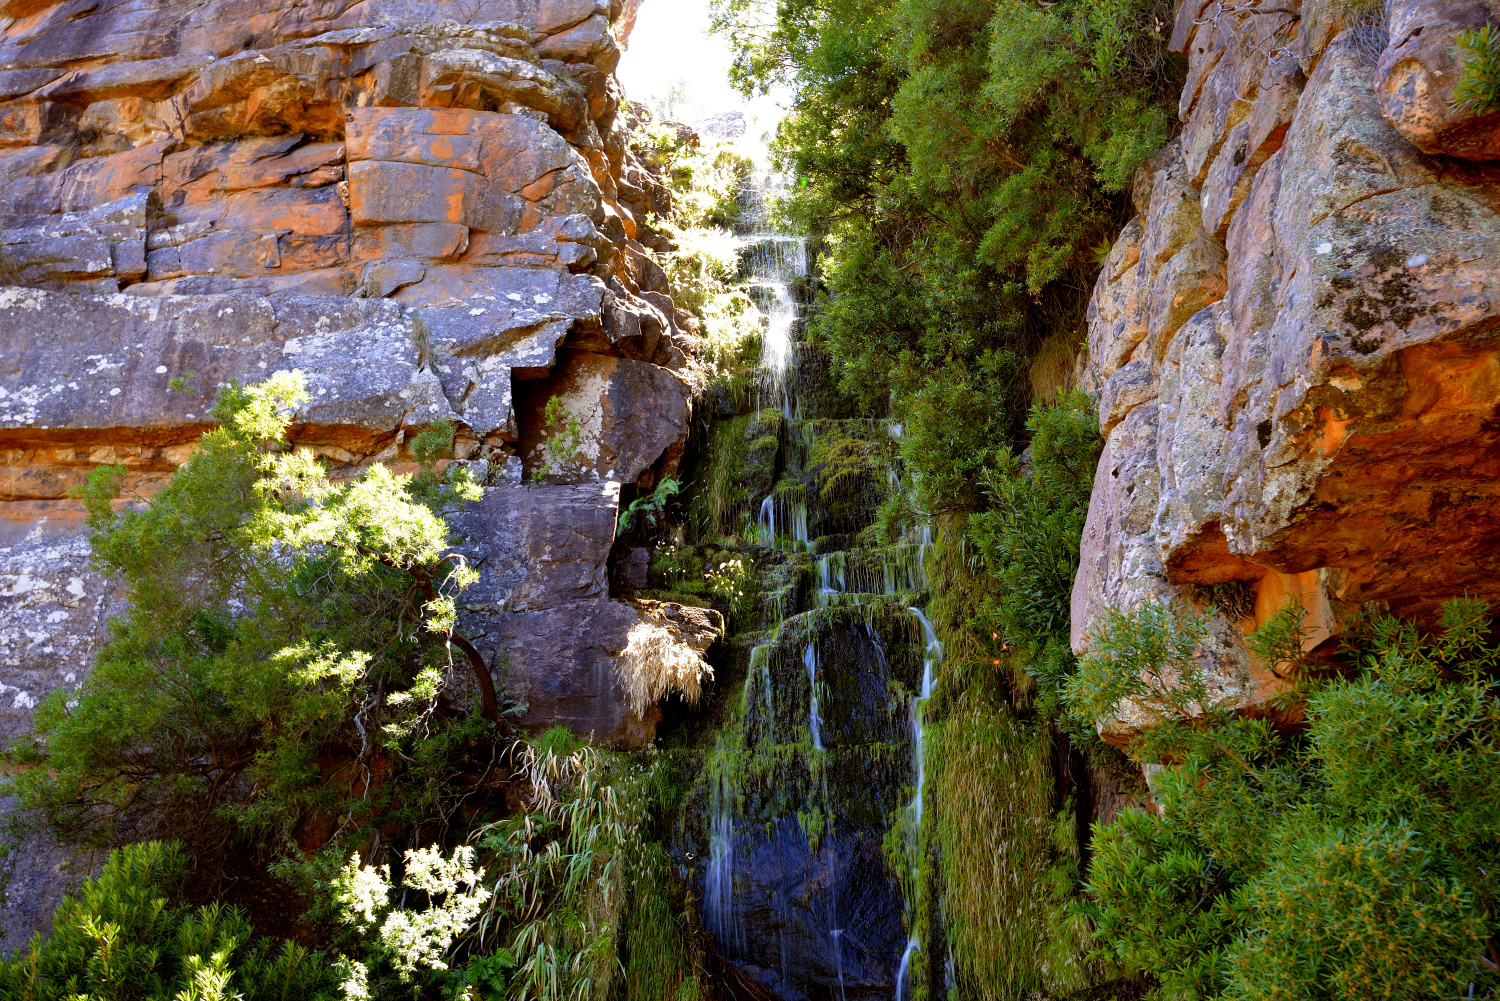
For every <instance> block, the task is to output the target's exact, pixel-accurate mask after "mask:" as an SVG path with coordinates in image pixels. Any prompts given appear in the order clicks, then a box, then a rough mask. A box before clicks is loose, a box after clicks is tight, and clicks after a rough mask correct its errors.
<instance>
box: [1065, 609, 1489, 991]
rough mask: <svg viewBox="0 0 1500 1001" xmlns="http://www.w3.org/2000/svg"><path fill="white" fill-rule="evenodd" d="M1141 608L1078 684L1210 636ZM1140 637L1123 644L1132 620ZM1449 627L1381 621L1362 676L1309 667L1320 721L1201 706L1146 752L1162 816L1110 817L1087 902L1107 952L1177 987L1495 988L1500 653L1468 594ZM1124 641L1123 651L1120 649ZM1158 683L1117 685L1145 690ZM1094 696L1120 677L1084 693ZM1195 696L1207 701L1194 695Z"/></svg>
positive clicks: (1370, 639) (1314, 712) (1448, 615)
mask: <svg viewBox="0 0 1500 1001" xmlns="http://www.w3.org/2000/svg"><path fill="white" fill-rule="evenodd" d="M1164 607H1165V606H1147V607H1146V608H1144V609H1142V610H1141V611H1140V612H1139V613H1137V614H1136V615H1135V616H1134V617H1133V620H1126V619H1122V620H1121V622H1119V623H1116V624H1115V626H1114V630H1115V633H1116V635H1115V636H1114V638H1113V641H1112V643H1111V644H1110V646H1111V648H1112V650H1113V653H1111V654H1108V655H1101V659H1100V660H1099V661H1098V663H1095V664H1090V663H1089V662H1090V661H1092V660H1094V659H1095V655H1094V654H1091V655H1090V658H1087V659H1086V662H1085V666H1084V667H1083V668H1081V669H1080V677H1085V676H1087V675H1090V674H1095V673H1103V671H1104V664H1105V661H1104V660H1103V659H1102V658H1103V657H1104V656H1110V657H1113V658H1114V664H1115V668H1116V669H1117V670H1119V671H1126V670H1132V669H1140V668H1142V667H1144V668H1145V669H1146V670H1148V672H1149V671H1151V670H1160V669H1162V668H1164V667H1166V666H1167V665H1168V664H1169V663H1172V662H1175V661H1176V660H1177V659H1178V658H1179V657H1180V656H1181V655H1182V654H1183V653H1184V652H1185V651H1186V650H1189V649H1190V646H1189V644H1190V643H1191V641H1192V637H1193V636H1194V635H1195V632H1196V630H1197V629H1198V628H1199V626H1198V625H1195V624H1194V622H1193V620H1192V619H1191V618H1187V620H1186V621H1185V622H1182V623H1172V622H1169V621H1167V620H1166V619H1165V617H1164V615H1163V608H1164ZM1131 621H1133V622H1134V626H1135V629H1136V633H1137V635H1136V637H1135V638H1134V639H1133V640H1130V639H1128V638H1127V637H1126V636H1125V633H1127V632H1128V631H1129V626H1130V622H1131ZM1443 626H1444V628H1443V631H1442V633H1441V634H1440V635H1437V636H1423V635H1421V634H1420V633H1419V632H1418V630H1417V629H1416V628H1415V627H1414V626H1413V625H1411V624H1409V623H1403V622H1399V621H1397V620H1394V619H1389V618H1387V619H1383V620H1381V621H1379V622H1378V623H1376V624H1375V625H1374V626H1373V628H1372V629H1371V631H1370V633H1369V635H1368V636H1367V637H1365V638H1364V639H1363V640H1362V641H1361V642H1360V644H1359V645H1358V647H1357V648H1354V649H1351V651H1350V654H1349V656H1350V661H1351V667H1352V669H1353V676H1352V677H1348V678H1344V677H1335V678H1332V679H1324V680H1318V679H1307V680H1306V681H1305V684H1306V689H1305V690H1306V691H1307V693H1308V697H1307V702H1306V707H1305V708H1306V718H1307V729H1306V731H1305V732H1301V733H1293V734H1290V735H1286V734H1278V733H1276V732H1275V731H1274V730H1272V729H1271V727H1270V726H1269V725H1268V724H1266V723H1265V722H1264V721H1254V720H1245V719H1236V718H1234V717H1231V716H1228V715H1225V714H1219V713H1214V712H1195V713H1194V717H1195V719H1194V720H1193V721H1188V720H1186V719H1184V718H1182V717H1181V712H1180V711H1181V710H1183V709H1187V708H1190V707H1189V706H1188V704H1187V703H1185V702H1182V701H1180V699H1181V698H1182V697H1181V696H1177V695H1173V696H1170V699H1168V700H1162V699H1157V700H1156V704H1157V705H1158V706H1160V707H1162V709H1163V711H1164V712H1166V711H1170V712H1173V713H1177V714H1178V716H1179V720H1180V723H1179V725H1175V726H1166V727H1163V728H1162V729H1163V730H1164V731H1165V732H1164V734H1162V735H1160V736H1157V737H1155V738H1153V741H1152V742H1151V745H1150V746H1151V749H1152V751H1153V753H1154V754H1155V755H1156V756H1157V757H1159V758H1160V759H1161V760H1163V761H1165V762H1167V764H1166V766H1165V767H1164V768H1163V770H1162V771H1161V772H1160V773H1158V774H1157V776H1156V778H1155V782H1154V789H1155V794H1156V797H1157V800H1158V802H1159V803H1160V805H1161V813H1160V814H1159V815H1158V814H1154V813H1144V812H1141V811H1138V810H1128V811H1126V812H1124V813H1122V815H1121V816H1120V818H1119V820H1118V821H1117V822H1116V823H1115V824H1113V825H1110V826H1108V827H1103V828H1101V829H1099V830H1098V832H1097V837H1096V841H1095V850H1096V852H1097V854H1096V856H1095V861H1094V867H1093V871H1092V873H1091V880H1090V893H1091V895H1092V897H1093V900H1092V902H1091V903H1090V904H1089V905H1088V906H1087V907H1086V908H1085V910H1086V913H1087V914H1088V916H1089V917H1091V918H1092V920H1094V922H1095V924H1096V926H1097V928H1098V937H1099V940H1100V942H1101V945H1102V948H1103V950H1104V951H1105V952H1106V953H1107V954H1109V955H1110V956H1112V957H1113V958H1115V959H1118V960H1119V961H1120V962H1122V963H1123V964H1124V965H1126V966H1127V967H1129V968H1131V969H1132V970H1137V971H1142V972H1146V973H1149V974H1151V975H1152V976H1154V977H1156V978H1157V979H1158V980H1159V981H1160V982H1161V984H1162V985H1163V987H1164V988H1165V989H1166V991H1167V993H1168V995H1169V996H1182V997H1218V996H1224V997H1230V998H1242V999H1257V1001H1258V999H1273V998H1274V999H1298V1001H1302V999H1308V1001H1311V999H1325V998H1326V999H1341V1001H1342V999H1355V998H1371V997H1382V998H1410V997H1457V996H1460V995H1465V994H1466V993H1467V991H1468V989H1469V986H1470V985H1471V984H1472V985H1475V988H1476V989H1477V990H1480V991H1481V992H1483V996H1492V995H1491V994H1490V993H1489V992H1492V991H1494V990H1495V989H1497V988H1500V977H1497V975H1496V968H1495V958H1496V945H1495V939H1496V932H1497V915H1496V912H1495V901H1496V899H1497V897H1496V890H1497V887H1496V875H1495V874H1497V868H1496V867H1497V865H1500V811H1497V810H1496V809H1495V806H1494V804H1495V803H1496V802H1497V801H1500V800H1497V796H1500V699H1497V694H1500V682H1497V680H1496V678H1495V673H1496V668H1497V666H1500V646H1496V645H1495V644H1494V643H1493V642H1492V641H1491V640H1490V639H1489V635H1490V632H1489V623H1488V621H1487V620H1486V618H1485V609H1484V608H1483V607H1482V606H1481V605H1479V604H1478V603H1476V602H1471V601H1465V600H1455V601H1452V602H1450V603H1449V604H1448V605H1447V606H1445V608H1444V612H1443ZM1127 654H1128V656H1127ZM1144 684H1145V683H1122V684H1120V685H1117V686H1116V687H1115V688H1114V689H1113V690H1112V691H1123V690H1127V689H1130V690H1134V691H1135V692H1136V695H1137V697H1138V698H1139V697H1141V696H1142V695H1144V696H1145V699H1146V701H1148V702H1150V701H1152V699H1153V696H1152V694H1151V692H1150V690H1149V688H1144V689H1143V688H1142V687H1139V686H1140V685H1144ZM1092 691H1093V692H1094V695H1093V696H1092V697H1094V698H1097V699H1099V700H1100V702H1094V703H1090V704H1093V705H1097V704H1102V700H1103V699H1105V698H1107V697H1108V696H1107V693H1108V692H1109V691H1111V690H1110V689H1109V688H1108V686H1107V685H1098V686H1096V687H1095V688H1093V689H1092ZM1193 708H1197V707H1193Z"/></svg>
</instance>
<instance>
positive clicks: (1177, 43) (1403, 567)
mask: <svg viewBox="0 0 1500 1001" xmlns="http://www.w3.org/2000/svg"><path fill="white" fill-rule="evenodd" d="M1306 6H1307V9H1305V10H1303V20H1302V21H1301V22H1300V31H1301V37H1300V38H1299V39H1298V40H1297V42H1296V45H1294V46H1290V47H1288V46H1283V45H1281V44H1280V43H1276V42H1274V40H1273V39H1271V38H1270V37H1269V36H1267V37H1266V38H1259V39H1257V37H1256V31H1257V30H1261V29H1258V28H1257V25H1266V24H1269V23H1270V22H1271V20H1272V19H1271V18H1270V17H1269V16H1267V17H1260V18H1256V17H1253V16H1249V15H1246V16H1245V17H1243V18H1237V17H1233V16H1230V15H1227V14H1224V15H1223V16H1220V17H1218V18H1215V17H1212V16H1209V15H1208V14H1207V13H1205V11H1206V10H1207V8H1206V7H1205V6H1204V5H1202V4H1197V3H1195V2H1189V3H1187V4H1180V5H1179V15H1178V19H1177V22H1176V28H1175V29H1174V35H1173V43H1172V44H1173V47H1174V48H1176V49H1177V50H1178V51H1182V52H1184V53H1185V54H1187V55H1188V58H1189V65H1190V69H1189V76H1188V86H1187V88H1186V89H1185V91H1184V94H1183V100H1182V108H1181V111H1182V117H1183V121H1184V130H1183V134H1182V136H1181V137H1180V139H1179V140H1176V141H1174V144H1173V145H1172V146H1170V147H1168V148H1167V149H1166V150H1164V151H1163V152H1162V154H1161V155H1160V156H1158V158H1157V160H1156V161H1155V163H1154V164H1152V166H1151V167H1150V168H1149V170H1148V171H1146V173H1148V174H1150V175H1151V176H1150V180H1149V190H1150V194H1149V196H1146V197H1143V198H1142V199H1141V200H1142V201H1143V202H1144V204H1141V205H1139V207H1140V209H1141V212H1142V215H1141V216H1140V217H1138V218H1137V219H1136V220H1135V221H1134V222H1132V223H1131V224H1130V226H1128V227H1127V228H1126V231H1125V232H1124V233H1122V234H1121V237H1120V239H1119V241H1117V243H1116V245H1115V248H1114V250H1113V252H1112V253H1111V255H1110V259H1109V261H1108V262H1107V264H1106V266H1105V269H1104V272H1103V273H1102V274H1101V275H1100V277H1099V282H1098V285H1097V286H1096V289H1095V293H1094V299H1093V303H1092V304H1091V306H1090V311H1089V348H1090V357H1089V362H1088V369H1087V371H1086V372H1085V373H1084V378H1083V381H1084V383H1085V384H1086V385H1091V386H1093V387H1095V388H1096V389H1097V390H1098V391H1099V392H1100V419H1101V427H1102V430H1103V431H1104V432H1105V434H1106V435H1107V436H1108V438H1107V445H1106V448H1105V450H1104V455H1103V457H1102V459H1101V460H1100V466H1099V473H1098V476H1097V478H1096V479H1095V487H1094V497H1093V500H1092V503H1091V506H1090V512H1089V519H1088V528H1087V529H1086V531H1085V536H1084V546H1083V554H1082V565H1081V567H1080V571H1079V575H1078V578H1077V582H1076V585H1075V589H1074V594H1073V646H1074V649H1075V651H1077V652H1079V653H1080V654H1082V653H1086V652H1087V650H1088V648H1089V636H1090V631H1091V629H1092V628H1093V627H1094V624H1095V622H1096V620H1097V618H1098V616H1099V614H1100V612H1101V611H1102V610H1103V609H1104V608H1106V607H1115V608H1130V607H1134V606H1136V605H1138V604H1140V603H1141V602H1142V601H1146V600H1161V599H1178V600H1184V601H1189V602H1193V603H1195V604H1200V605H1201V604H1202V603H1203V602H1204V600H1205V599H1204V598H1203V597H1202V595H1203V593H1204V592H1203V591H1202V590H1201V587H1202V586H1204V585H1216V584H1223V583H1227V582H1234V581H1238V582H1242V583H1243V584H1245V585H1248V586H1250V587H1253V588H1254V591H1255V595H1256V598H1255V607H1254V611H1253V613H1252V614H1251V615H1249V616H1248V617H1246V618H1245V619H1243V620H1241V621H1240V622H1238V623H1231V622H1229V621H1228V619H1227V617H1225V616H1224V615H1223V614H1222V613H1220V614H1219V616H1217V619H1216V623H1215V626H1214V629H1213V639H1212V641H1211V642H1209V643H1208V644H1206V646H1205V651H1204V663H1205V665H1206V667H1207V669H1208V673H1209V677H1210V682H1211V684H1212V685H1214V686H1215V687H1216V688H1217V690H1218V691H1219V692H1220V693H1221V697H1222V698H1223V699H1224V700H1226V702H1227V704H1230V705H1232V706H1234V707H1235V708H1238V709H1241V710H1242V711H1245V712H1250V713H1272V712H1274V709H1273V706H1272V702H1271V700H1272V698H1273V696H1274V695H1275V694H1276V693H1277V691H1279V690H1280V688H1281V687H1282V684H1283V683H1282V682H1281V681H1280V680H1279V679H1277V678H1276V677H1275V676H1274V674H1273V673H1272V672H1270V671H1269V669H1268V668H1267V666H1266V665H1262V664H1259V663H1257V662H1256V661H1255V660H1254V658H1253V657H1251V656H1250V655H1249V653H1248V651H1247V650H1246V649H1245V647H1244V643H1243V634H1245V633H1247V632H1249V631H1252V630H1253V629H1255V628H1257V627H1258V626H1259V624H1260V623H1263V622H1264V621H1265V620H1266V619H1267V618H1268V617H1269V616H1271V615H1272V614H1274V613H1275V612H1276V611H1278V610H1279V609H1280V608H1281V607H1282V605H1283V603H1284V602H1286V601H1288V600H1292V601H1295V602H1297V603H1299V604H1300V605H1302V607H1303V608H1304V609H1305V610H1306V611H1307V620H1306V622H1307V625H1308V626H1309V627H1310V629H1311V633H1310V635H1309V637H1308V639H1307V645H1308V646H1309V647H1312V646H1314V645H1316V644H1318V643H1321V642H1323V641H1325V640H1327V639H1328V638H1330V637H1331V636H1334V635H1336V634H1337V633H1338V632H1339V631H1340V629H1342V628H1343V625H1342V623H1343V622H1344V621H1346V619H1347V617H1348V615H1349V613H1350V612H1351V611H1352V610H1354V609H1356V608H1358V607H1359V606H1360V605H1361V604H1363V603H1366V602H1380V603H1384V605H1385V606H1387V607H1391V608H1394V609H1396V610H1398V611H1402V612H1405V613H1409V614H1414V615H1417V616H1419V617H1420V616H1423V615H1426V614H1429V613H1430V612H1431V611H1432V610H1433V609H1434V608H1435V607H1436V606H1437V605H1438V604H1439V603H1441V602H1442V601H1443V600H1444V599H1446V598H1448V597H1450V596H1453V595H1457V594H1464V593H1467V594H1472V595H1478V596H1482V597H1488V598H1492V599H1493V598H1500V588H1497V585H1496V584H1495V580H1496V579H1497V578H1496V576H1495V571H1496V569H1497V566H1496V556H1495V553H1496V552H1497V549H1496V546H1495V544H1494V540H1495V538H1496V537H1497V531H1500V525H1497V522H1496V517H1495V514H1494V512H1495V511H1496V510H1497V508H1496V500H1497V498H1496V497H1495V488H1494V487H1493V485H1492V484H1493V480H1492V478H1491V474H1490V472H1488V471H1490V470H1492V469H1493V468H1494V462H1495V457H1496V456H1497V455H1500V438H1497V433H1496V431H1495V430H1494V428H1493V427H1492V426H1491V422H1490V418H1489V417H1488V416H1487V415H1490V414H1492V413H1493V411H1494V408H1495V406H1496V405H1497V404H1500V368H1497V365H1500V356H1497V354H1496V351H1495V349H1494V347H1493V345H1492V344H1491V341H1492V340H1493V338H1492V336H1491V335H1490V333H1489V331H1491V329H1492V328H1493V327H1494V326H1495V323H1496V312H1495V311H1496V309H1497V306H1496V303H1497V302H1500V298H1497V293H1500V288H1497V287H1496V282H1497V277H1496V275H1497V272H1496V270H1495V267H1494V264H1493V261H1495V260H1496V259H1497V256H1500V214H1497V209H1500V203H1497V200H1496V198H1495V185H1496V182H1497V180H1500V175H1496V174H1495V173H1494V171H1493V170H1491V169H1490V168H1488V167H1480V166H1474V165H1468V164H1463V163H1461V162H1457V161H1453V160H1446V161H1439V160H1437V159H1434V158H1433V157H1431V156H1430V155H1429V154H1430V153H1431V152H1433V151H1435V150H1437V149H1438V148H1442V149H1443V150H1444V151H1448V152H1456V151H1458V150H1459V148H1460V147H1462V149H1464V150H1465V151H1467V153H1466V154H1461V155H1470V156H1475V157H1477V156H1479V155H1480V153H1478V152H1476V150H1477V147H1474V146H1473V143H1474V142H1475V141H1476V140H1475V138H1474V137H1475V136H1476V135H1478V134H1479V126H1478V125H1476V124H1475V123H1474V122H1469V121H1467V120H1465V121H1462V122H1461V121H1449V120H1448V119H1447V118H1443V117H1442V116H1441V115H1437V112H1436V111H1433V108H1434V107H1435V105H1433V104H1432V103H1431V96H1432V95H1431V94H1430V93H1428V92H1427V91H1424V90H1422V89H1421V88H1420V87H1417V86H1416V84H1415V83H1413V81H1416V80H1417V79H1418V77H1421V76H1422V74H1424V73H1428V71H1429V70H1430V69H1431V68H1432V67H1437V68H1438V69H1441V68H1442V67H1438V66H1437V64H1438V62H1441V58H1440V57H1439V55H1438V54H1437V53H1438V48H1439V47H1442V46H1445V45H1448V44H1449V43H1451V40H1452V36H1453V34H1454V33H1455V32H1456V31H1457V30H1459V29H1460V28H1461V27H1463V26H1467V25H1468V24H1469V23H1470V22H1471V21H1472V20H1473V18H1474V16H1476V15H1474V12H1473V11H1472V10H1470V9H1469V8H1468V7H1464V6H1463V5H1458V6H1456V7H1451V9H1448V7H1449V6H1451V5H1438V6H1445V13H1444V15H1443V16H1442V17H1438V18H1436V19H1435V20H1434V19H1432V18H1428V19H1427V20H1426V21H1425V22H1424V23H1425V24H1427V28H1424V30H1423V32H1421V33H1420V34H1422V35H1426V34H1427V33H1428V32H1429V31H1432V32H1433V34H1434V36H1435V37H1436V36H1442V37H1441V38H1436V40H1427V41H1423V42H1421V43H1420V44H1419V45H1417V43H1414V41H1413V39H1415V38H1416V37H1417V34H1414V33H1413V31H1411V30H1408V29H1409V25H1408V29H1403V28H1402V27H1401V25H1403V24H1406V23H1407V22H1408V21H1411V19H1412V18H1413V17H1416V14H1413V13H1412V11H1415V10H1417V9H1418V8H1421V9H1426V8H1423V7H1422V5H1421V4H1420V3H1414V4H1410V5H1408V7H1410V8H1411V9H1410V10H1408V8H1407V7H1402V6H1401V5H1400V4H1398V5H1397V7H1396V8H1393V10H1394V11H1395V13H1394V14H1393V22H1392V35H1391V44H1390V47H1388V48H1387V50H1386V53H1385V54H1384V55H1383V56H1381V58H1380V61H1379V66H1378V67H1376V66H1372V65H1371V57H1370V56H1369V55H1368V54H1366V53H1364V52H1362V51H1361V46H1360V45H1359V44H1357V39H1356V37H1355V32H1354V26H1353V25H1352V24H1347V23H1344V21H1343V20H1340V18H1341V17H1343V15H1342V14H1339V13H1338V11H1336V10H1335V9H1334V8H1335V6H1336V5H1320V4H1309V5H1306ZM1429 6H1431V5H1429ZM1473 6H1474V7H1475V8H1476V9H1477V7H1478V6H1480V5H1473ZM1221 14H1222V12H1221ZM1398 15H1399V16H1398ZM1465 19H1467V20H1465ZM1200 22H1201V23H1200ZM1397 22H1399V23H1397ZM1413 23H1415V22H1413ZM1436 29H1440V30H1436ZM1444 39H1446V40H1447V41H1444ZM1414 45H1416V48H1414V47H1413V46H1414ZM1419 50H1420V51H1419ZM1444 51H1445V52H1446V51H1448V50H1447V49H1444ZM1442 58H1447V57H1446V56H1444V57H1442ZM1424 60H1425V61H1424ZM1435 60H1436V61H1435ZM1429 64H1430V65H1429ZM1422 67H1427V68H1426V69H1423V68H1422ZM1423 79H1425V77H1423ZM1403 88H1405V89H1403ZM1413 88H1416V89H1413ZM1403 95H1404V96H1403ZM1424 102H1426V103H1424ZM1434 115H1437V117H1434ZM1439 119H1441V120H1439ZM1445 144H1447V145H1445ZM1455 144H1456V145H1455ZM1464 144H1468V145H1464ZM1419 147H1420V148H1419ZM1424 151H1425V152H1424ZM1147 187H1148V184H1147V182H1146V181H1145V179H1144V178H1143V179H1142V183H1139V184H1138V185H1137V191H1138V193H1143V192H1144V191H1145V190H1146V189H1147ZM1219 619H1222V620H1223V621H1218V620H1219ZM1149 724H1150V720H1149V719H1148V718H1146V717H1144V716H1143V715H1142V714H1141V712H1140V711H1139V708H1138V707H1132V706H1129V705H1125V706H1121V707H1120V711H1119V714H1118V718H1116V719H1112V720H1103V721H1101V722H1100V726H1101V732H1102V733H1103V734H1104V736H1105V737H1106V738H1108V739H1111V740H1115V741H1117V742H1123V741H1126V740H1128V739H1129V737H1130V736H1131V734H1132V733H1134V732H1135V730H1136V729H1137V728H1139V727H1140V726H1143V725H1149Z"/></svg>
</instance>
